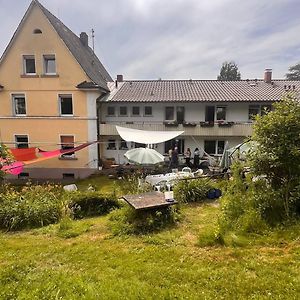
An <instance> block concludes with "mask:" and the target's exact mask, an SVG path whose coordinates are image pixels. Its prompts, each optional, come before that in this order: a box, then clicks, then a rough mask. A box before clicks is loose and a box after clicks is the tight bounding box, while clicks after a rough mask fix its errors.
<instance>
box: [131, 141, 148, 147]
mask: <svg viewBox="0 0 300 300" xmlns="http://www.w3.org/2000/svg"><path fill="white" fill-rule="evenodd" d="M145 147H146V144H141V143H136V142H134V144H133V148H145Z"/></svg>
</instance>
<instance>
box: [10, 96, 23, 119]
mask: <svg viewBox="0 0 300 300" xmlns="http://www.w3.org/2000/svg"><path fill="white" fill-rule="evenodd" d="M12 98H13V113H14V115H16V116H19V115H23V116H24V115H26V101H25V95H23V94H15V95H12Z"/></svg>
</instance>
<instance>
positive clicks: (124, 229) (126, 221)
mask: <svg viewBox="0 0 300 300" xmlns="http://www.w3.org/2000/svg"><path fill="white" fill-rule="evenodd" d="M110 221H111V222H110V228H111V230H112V232H113V234H116V235H120V234H143V233H149V232H153V231H157V230H160V229H163V228H165V227H167V226H171V225H174V224H175V223H176V222H177V221H179V209H178V207H174V206H168V207H164V208H160V209H157V210H140V211H137V210H135V209H133V208H132V207H130V206H125V207H123V208H122V209H120V210H117V211H114V212H112V213H111V215H110Z"/></svg>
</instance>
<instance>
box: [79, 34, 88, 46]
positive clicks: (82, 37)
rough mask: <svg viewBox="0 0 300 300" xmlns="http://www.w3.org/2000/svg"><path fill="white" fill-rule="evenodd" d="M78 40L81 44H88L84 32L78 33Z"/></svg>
mask: <svg viewBox="0 0 300 300" xmlns="http://www.w3.org/2000/svg"><path fill="white" fill-rule="evenodd" d="M80 41H81V43H82V45H83V46H85V47H88V45H89V37H88V35H87V34H86V32H81V33H80Z"/></svg>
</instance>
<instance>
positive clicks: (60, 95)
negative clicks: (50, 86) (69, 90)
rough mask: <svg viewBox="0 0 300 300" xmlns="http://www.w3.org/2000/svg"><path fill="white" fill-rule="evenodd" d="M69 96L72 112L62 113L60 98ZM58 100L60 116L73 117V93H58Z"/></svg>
mask: <svg viewBox="0 0 300 300" xmlns="http://www.w3.org/2000/svg"><path fill="white" fill-rule="evenodd" d="M64 97H66V98H71V100H72V114H63V113H62V105H61V100H62V98H64ZM58 102H59V115H60V116H62V117H73V116H74V99H73V94H58Z"/></svg>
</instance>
